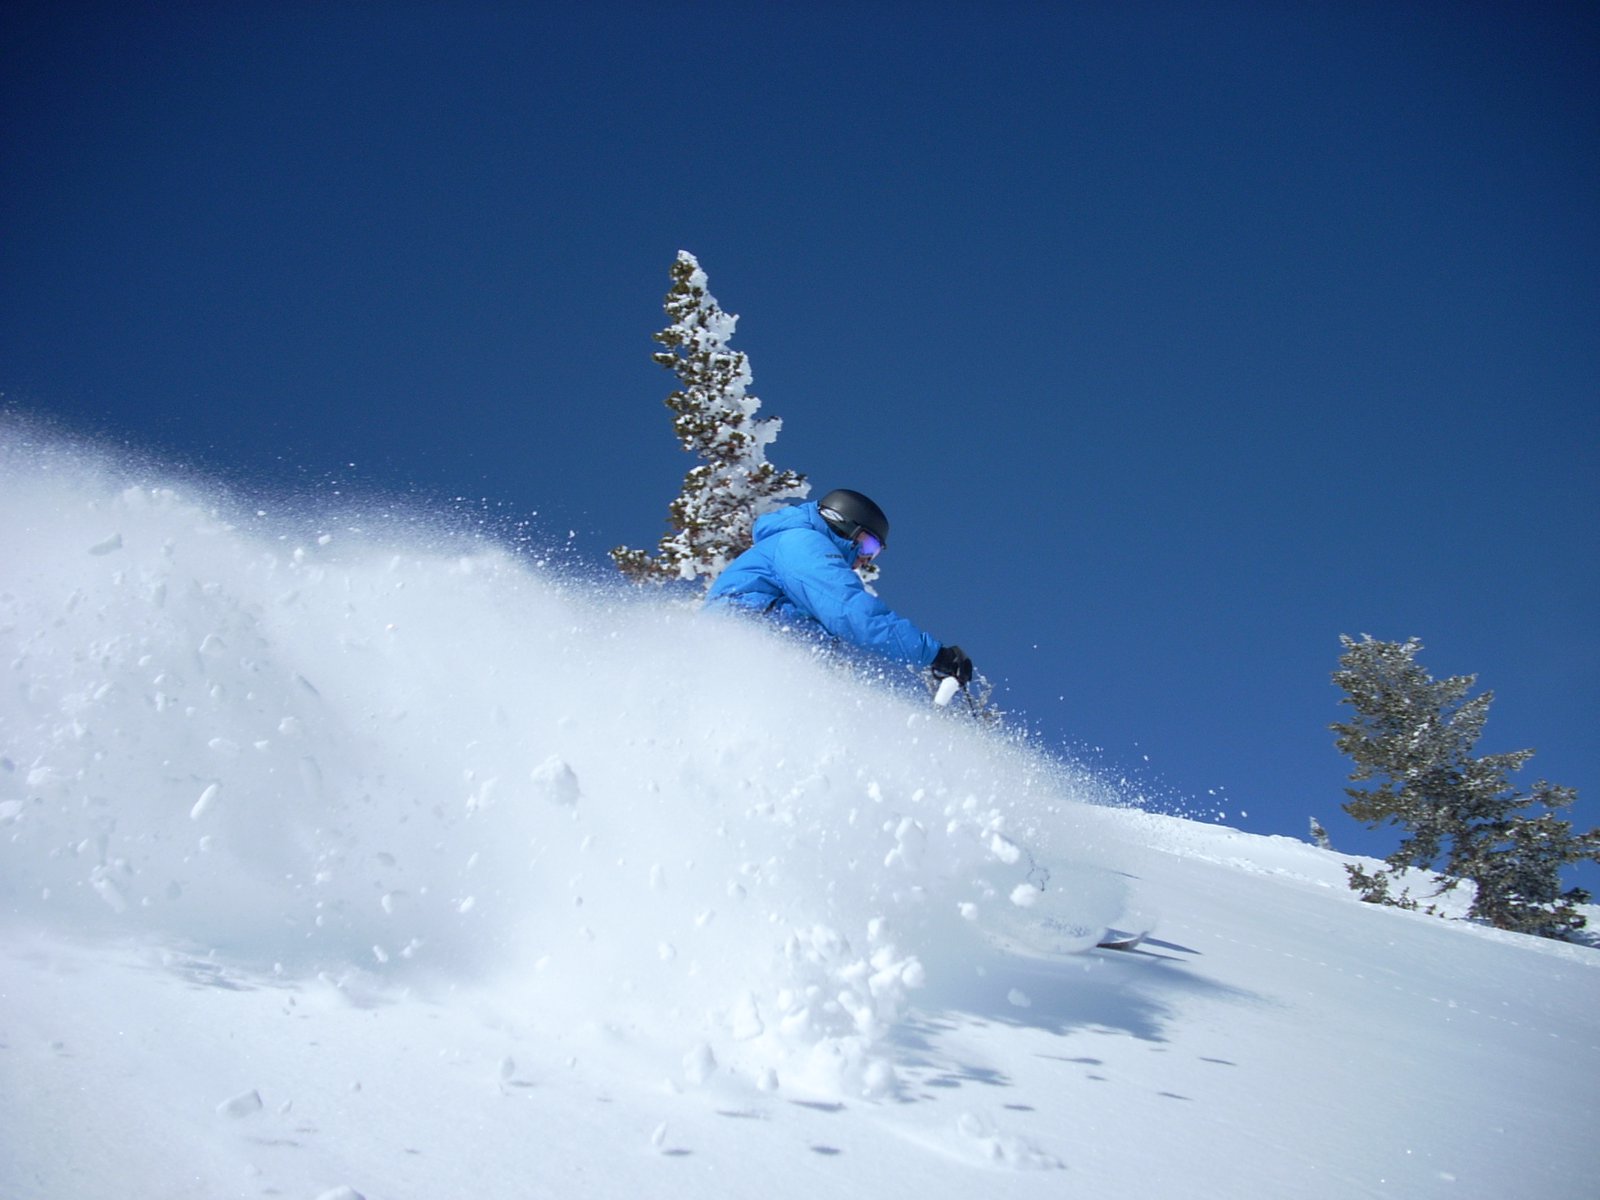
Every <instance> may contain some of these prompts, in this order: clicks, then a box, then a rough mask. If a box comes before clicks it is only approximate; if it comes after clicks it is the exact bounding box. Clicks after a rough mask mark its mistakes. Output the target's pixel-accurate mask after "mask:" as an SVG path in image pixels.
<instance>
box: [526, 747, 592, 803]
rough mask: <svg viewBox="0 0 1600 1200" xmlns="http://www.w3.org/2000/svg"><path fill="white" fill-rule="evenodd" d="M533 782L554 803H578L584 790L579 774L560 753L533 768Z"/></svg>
mask: <svg viewBox="0 0 1600 1200" xmlns="http://www.w3.org/2000/svg"><path fill="white" fill-rule="evenodd" d="M532 779H533V784H534V786H535V787H536V788H538V789H539V792H540V793H541V794H542V795H543V796H544V798H545V799H546V800H549V801H550V802H551V803H552V804H576V803H577V802H578V797H579V796H581V795H582V790H581V789H580V788H579V786H578V776H577V773H576V772H575V771H573V769H572V768H571V767H570V766H568V765H567V763H566V762H565V760H563V759H562V758H561V757H559V756H558V755H554V754H552V755H551V756H550V757H549V758H547V759H545V760H544V762H542V763H540V764H539V765H538V766H537V767H535V768H534V769H533V774H532Z"/></svg>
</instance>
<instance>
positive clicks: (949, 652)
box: [928, 646, 972, 687]
mask: <svg viewBox="0 0 1600 1200" xmlns="http://www.w3.org/2000/svg"><path fill="white" fill-rule="evenodd" d="M928 669H929V670H931V671H932V672H933V677H934V678H935V679H944V678H945V677H946V676H954V678H955V681H956V682H957V683H959V684H960V685H961V686H962V687H966V686H967V684H969V683H971V682H972V660H971V659H970V658H968V657H967V655H966V652H965V651H963V650H962V649H961V647H960V646H940V647H939V653H937V654H935V655H934V656H933V662H932V663H930V664H929V667H928Z"/></svg>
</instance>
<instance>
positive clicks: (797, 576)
mask: <svg viewBox="0 0 1600 1200" xmlns="http://www.w3.org/2000/svg"><path fill="white" fill-rule="evenodd" d="M753 533H754V535H755V544H754V545H753V546H751V547H750V549H748V550H746V551H745V552H744V553H743V554H741V555H739V557H738V558H736V559H734V560H733V561H732V562H731V563H729V564H728V566H727V568H726V569H725V570H724V571H723V572H722V574H720V575H718V576H717V578H716V580H715V581H714V582H713V583H712V585H711V590H710V591H709V592H708V593H707V594H706V604H707V606H709V607H719V606H723V605H727V606H732V607H735V608H739V609H748V610H750V611H753V612H756V613H765V614H767V615H769V616H771V617H773V618H776V619H778V620H780V621H786V622H792V623H796V624H800V625H802V626H803V625H805V624H806V623H810V624H812V625H818V626H821V627H822V628H823V629H824V630H826V631H827V632H828V633H830V634H832V635H833V636H834V637H836V638H839V639H840V640H842V641H845V642H849V643H850V644H851V645H854V646H860V647H861V648H863V649H865V650H872V651H875V652H876V653H878V654H882V655H886V656H887V657H889V658H894V659H899V660H901V661H902V662H908V663H911V664H912V665H913V666H918V667H925V666H927V665H928V664H929V663H931V662H932V661H933V657H934V655H936V654H938V653H939V643H938V642H937V641H935V640H934V639H933V638H931V637H929V636H928V635H927V634H926V633H923V632H922V630H920V629H918V628H917V627H916V626H915V625H913V624H912V623H911V622H910V621H908V620H906V619H905V618H904V617H902V616H899V615H898V614H896V613H895V612H894V611H892V610H891V609H890V608H889V606H888V605H886V604H885V603H884V602H883V601H882V600H880V599H878V597H876V596H874V595H873V594H872V593H871V592H869V591H867V588H866V585H865V584H863V583H862V582H861V577H860V576H859V575H857V574H856V573H855V571H854V570H852V569H851V564H853V563H854V562H855V555H856V548H855V544H854V543H853V542H851V541H850V539H849V538H845V537H840V536H839V535H838V534H837V533H835V532H834V531H833V530H832V529H830V528H829V527H828V523H827V522H826V521H824V520H823V519H822V514H821V513H819V512H818V511H817V504H816V501H811V502H810V503H807V504H796V505H791V506H790V507H788V508H780V509H777V510H776V511H774V512H769V513H767V514H766V515H765V516H763V517H759V518H757V520H756V523H755V528H754V530H753Z"/></svg>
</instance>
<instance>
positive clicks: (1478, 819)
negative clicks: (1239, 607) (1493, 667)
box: [1332, 635, 1600, 937]
mask: <svg viewBox="0 0 1600 1200" xmlns="http://www.w3.org/2000/svg"><path fill="white" fill-rule="evenodd" d="M1339 640H1340V642H1341V643H1342V644H1343V645H1344V654H1343V655H1341V656H1340V658H1339V668H1340V669H1339V670H1338V671H1335V672H1334V675H1333V681H1334V683H1336V684H1338V685H1339V687H1341V688H1343V689H1344V691H1345V697H1344V699H1343V700H1341V701H1340V703H1342V704H1348V705H1350V706H1351V707H1352V708H1353V709H1355V714H1356V715H1355V717H1354V718H1353V719H1352V720H1350V721H1347V722H1342V723H1339V724H1335V725H1334V726H1333V727H1332V728H1333V731H1334V732H1335V733H1336V734H1338V739H1337V744H1338V747H1339V749H1340V750H1342V751H1343V752H1344V753H1346V754H1348V755H1349V756H1350V757H1351V758H1352V759H1353V760H1354V761H1355V767H1356V769H1355V770H1354V771H1353V772H1352V773H1351V775H1350V779H1351V782H1354V783H1359V782H1362V781H1365V780H1369V779H1373V778H1375V777H1376V778H1379V779H1381V780H1382V782H1381V783H1380V784H1379V786H1377V787H1375V788H1346V789H1345V791H1346V794H1348V795H1349V796H1350V801H1349V803H1347V804H1346V805H1345V806H1344V809H1345V811H1346V812H1347V813H1349V814H1350V815H1351V816H1352V817H1354V818H1355V819H1356V820H1358V821H1360V822H1362V823H1363V824H1364V825H1366V826H1368V827H1369V828H1377V827H1378V826H1380V825H1384V824H1393V825H1398V826H1400V827H1401V828H1403V829H1404V830H1406V836H1405V837H1404V838H1403V839H1402V840H1401V843H1400V846H1399V848H1398V849H1397V850H1396V851H1395V852H1394V853H1393V854H1391V855H1390V856H1389V857H1388V858H1387V859H1385V860H1384V861H1385V864H1386V865H1387V866H1388V868H1389V870H1390V871H1401V870H1404V869H1405V868H1407V867H1422V868H1426V869H1430V870H1431V869H1434V868H1435V867H1436V866H1437V867H1438V868H1439V873H1438V874H1437V875H1436V876H1435V877H1434V883H1435V885H1436V886H1437V887H1438V889H1439V893H1440V894H1442V893H1444V892H1447V891H1449V890H1451V889H1452V888H1454V887H1455V886H1456V885H1457V884H1459V883H1460V882H1461V881H1462V880H1470V881H1471V882H1472V884H1473V885H1474V888H1475V895H1474V897H1473V901H1472V907H1471V909H1470V910H1469V915H1470V916H1473V917H1477V918H1479V919H1481V920H1484V921H1487V922H1489V923H1490V924H1492V925H1495V926H1497V927H1498V928H1500V929H1513V930H1518V931H1520V932H1523V933H1536V934H1540V935H1542V936H1545V937H1558V936H1561V935H1563V934H1565V933H1568V932H1571V931H1573V930H1577V929H1581V928H1583V926H1584V924H1585V920H1584V917H1583V915H1582V914H1581V913H1579V912H1578V911H1577V907H1576V906H1577V905H1579V904H1583V903H1586V902H1587V901H1588V900H1589V894H1588V893H1587V892H1586V891H1584V890H1583V889H1582V888H1569V889H1566V890H1563V889H1562V887H1561V868H1562V867H1564V866H1567V865H1568V864H1571V863H1576V862H1580V861H1582V860H1584V859H1592V860H1594V861H1597V862H1600V830H1593V829H1592V830H1590V831H1589V832H1587V833H1574V832H1573V829H1572V825H1571V823H1570V822H1568V821H1563V820H1561V819H1560V818H1558V817H1556V816H1555V815H1554V813H1555V810H1557V809H1561V808H1566V807H1568V806H1569V805H1571V804H1572V803H1573V802H1574V801H1576V800H1577V798H1578V795H1577V792H1576V791H1574V790H1573V789H1572V788H1568V787H1559V786H1556V785H1554V784H1551V783H1548V782H1546V781H1545V780H1542V779H1541V780H1539V781H1538V782H1537V783H1536V784H1534V786H1533V792H1532V793H1531V794H1529V795H1523V794H1522V793H1520V792H1518V791H1516V790H1515V789H1514V788H1513V787H1512V786H1511V783H1510V779H1509V777H1510V775H1511V774H1512V773H1513V772H1516V771H1519V770H1521V769H1522V767H1523V766H1524V765H1525V764H1526V763H1527V761H1528V760H1529V759H1530V758H1532V757H1533V751H1532V750H1516V751H1513V752H1512V753H1510V754H1491V755H1486V756H1484V757H1482V758H1478V757H1474V756H1473V753H1472V751H1473V748H1474V747H1475V746H1476V745H1477V741H1478V738H1479V736H1480V735H1481V734H1482V733H1483V726H1484V722H1485V721H1486V720H1487V718H1488V715H1489V705H1490V703H1491V702H1492V701H1493V700H1494V693H1493V692H1484V693H1483V694H1482V695H1480V696H1476V697H1471V696H1470V695H1469V693H1470V692H1471V691H1472V688H1473V686H1474V685H1475V684H1476V683H1477V678H1476V676H1472V675H1456V676H1452V677H1450V678H1449V679H1442V680H1435V679H1433V678H1432V677H1431V676H1430V675H1429V674H1428V673H1427V671H1425V670H1424V669H1423V668H1422V665H1421V664H1420V663H1418V662H1417V661H1416V657H1417V652H1418V651H1419V650H1421V649H1422V643H1421V642H1419V641H1418V640H1417V639H1416V638H1411V639H1410V640H1408V641H1406V642H1403V643H1400V642H1380V641H1374V640H1373V639H1372V638H1371V637H1370V636H1367V635H1363V636H1362V640H1361V641H1359V642H1357V641H1355V640H1354V639H1353V638H1349V637H1343V636H1341V637H1340V639H1339ZM1535 805H1539V806H1541V807H1542V808H1544V809H1545V810H1546V811H1545V812H1543V813H1540V814H1539V815H1537V816H1528V815H1524V814H1525V813H1526V812H1527V810H1529V809H1531V808H1533V807H1534V806H1535ZM1346 871H1347V872H1348V873H1349V875H1350V886H1351V887H1352V888H1353V889H1355V890H1356V891H1358V892H1360V893H1361V894H1362V898H1363V899H1365V900H1370V901H1373V902H1375V903H1380V904H1400V905H1402V906H1404V907H1415V902H1413V901H1411V900H1410V898H1409V896H1408V895H1406V894H1405V893H1402V894H1401V895H1400V897H1398V898H1396V897H1394V896H1392V895H1391V893H1390V892H1389V884H1390V882H1391V879H1390V876H1389V875H1388V874H1387V873H1386V872H1385V871H1381V870H1380V871H1376V872H1374V873H1370V874H1369V873H1368V872H1366V871H1365V870H1363V869H1362V868H1360V867H1358V866H1348V867H1346Z"/></svg>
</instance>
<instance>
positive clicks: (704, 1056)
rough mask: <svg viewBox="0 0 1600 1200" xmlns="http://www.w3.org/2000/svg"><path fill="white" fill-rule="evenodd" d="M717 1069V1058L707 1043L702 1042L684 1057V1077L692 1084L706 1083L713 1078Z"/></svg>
mask: <svg viewBox="0 0 1600 1200" xmlns="http://www.w3.org/2000/svg"><path fill="white" fill-rule="evenodd" d="M716 1069H717V1056H716V1055H715V1054H713V1053H712V1052H711V1047H710V1045H709V1044H707V1043H705V1042H701V1043H700V1044H699V1045H698V1046H696V1047H694V1048H693V1049H692V1050H690V1051H689V1052H688V1053H687V1054H685V1055H684V1056H683V1077H684V1078H685V1079H687V1080H688V1081H689V1082H690V1083H693V1084H701V1083H704V1082H705V1081H706V1080H708V1079H710V1078H711V1076H712V1074H713V1073H714V1072H715V1071H716Z"/></svg>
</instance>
